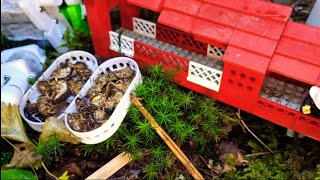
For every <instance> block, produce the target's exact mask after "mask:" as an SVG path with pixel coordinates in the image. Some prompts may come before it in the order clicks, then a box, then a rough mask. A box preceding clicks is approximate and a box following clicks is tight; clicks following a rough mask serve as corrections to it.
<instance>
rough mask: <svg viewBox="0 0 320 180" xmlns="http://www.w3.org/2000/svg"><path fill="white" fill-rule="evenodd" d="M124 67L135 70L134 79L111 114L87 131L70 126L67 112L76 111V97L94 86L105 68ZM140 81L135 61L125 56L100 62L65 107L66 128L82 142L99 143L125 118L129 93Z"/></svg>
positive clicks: (115, 69)
mask: <svg viewBox="0 0 320 180" xmlns="http://www.w3.org/2000/svg"><path fill="white" fill-rule="evenodd" d="M126 67H130V68H131V69H133V70H135V72H136V74H135V77H134V79H133V80H132V82H131V84H130V85H129V87H128V89H127V90H126V92H125V93H124V95H123V97H122V98H121V100H120V102H119V104H118V105H117V107H116V108H115V110H114V111H113V113H112V114H111V116H110V118H109V119H108V120H107V121H106V122H105V123H104V124H102V125H101V126H100V127H99V128H97V129H94V130H92V131H88V132H77V131H74V130H72V129H71V128H70V126H69V123H68V116H67V114H69V113H75V112H77V106H76V104H75V101H76V99H77V98H78V97H84V96H85V95H86V94H87V92H88V90H89V89H90V88H91V87H92V86H94V84H95V80H96V78H97V77H98V76H99V75H100V74H102V73H104V74H107V69H109V70H110V71H118V70H121V69H124V68H126ZM140 82H142V79H141V73H140V70H139V67H138V65H137V63H136V62H135V61H134V60H132V59H130V58H127V57H118V58H113V59H110V60H108V61H106V62H104V63H103V64H101V65H100V66H99V67H98V68H97V70H96V71H95V72H94V73H93V74H92V76H91V77H90V79H89V80H88V81H87V82H86V84H85V85H84V86H83V88H82V89H81V90H80V92H79V94H78V95H77V97H76V98H75V99H74V100H73V101H72V102H71V104H70V105H69V107H68V108H67V110H66V112H65V116H64V119H65V124H66V126H67V128H68V129H69V130H70V131H71V132H72V133H73V134H74V135H75V136H77V137H79V138H80V139H81V142H82V143H84V144H97V143H100V142H102V141H104V140H106V139H108V138H109V137H111V136H112V135H113V134H114V133H115V132H116V131H117V130H118V128H119V127H120V125H121V123H122V121H123V119H124V118H125V116H126V114H127V110H128V108H129V106H130V104H131V101H130V93H131V92H132V91H133V90H134V89H135V88H136V86H137V85H138V84H139V83H140Z"/></svg>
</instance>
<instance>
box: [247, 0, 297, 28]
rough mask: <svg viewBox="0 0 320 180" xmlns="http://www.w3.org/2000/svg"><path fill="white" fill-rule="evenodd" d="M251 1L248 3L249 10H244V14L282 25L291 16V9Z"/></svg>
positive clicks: (269, 3) (274, 4)
mask: <svg viewBox="0 0 320 180" xmlns="http://www.w3.org/2000/svg"><path fill="white" fill-rule="evenodd" d="M249 1H250V0H249ZM251 1H252V2H251V3H248V4H250V6H249V9H247V10H244V13H248V14H251V15H253V16H257V17H261V18H264V19H269V20H272V21H278V22H282V23H286V22H287V21H288V19H289V18H290V16H291V12H292V7H289V6H284V5H280V4H276V3H271V2H265V1H257V0H251Z"/></svg>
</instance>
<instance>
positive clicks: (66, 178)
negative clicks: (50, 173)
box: [59, 171, 69, 180]
mask: <svg viewBox="0 0 320 180" xmlns="http://www.w3.org/2000/svg"><path fill="white" fill-rule="evenodd" d="M59 180H69V175H68V171H65V172H64V173H63V174H62V175H61V176H60V177H59Z"/></svg>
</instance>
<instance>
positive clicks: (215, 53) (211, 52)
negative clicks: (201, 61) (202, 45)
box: [207, 44, 224, 61]
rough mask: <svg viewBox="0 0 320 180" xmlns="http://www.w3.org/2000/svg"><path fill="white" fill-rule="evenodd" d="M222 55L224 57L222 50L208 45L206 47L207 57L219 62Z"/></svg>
mask: <svg viewBox="0 0 320 180" xmlns="http://www.w3.org/2000/svg"><path fill="white" fill-rule="evenodd" d="M223 55H224V49H221V48H219V47H216V46H212V45H210V44H209V45H208V52H207V56H209V57H211V58H214V59H216V60H219V61H221V59H222V56H223Z"/></svg>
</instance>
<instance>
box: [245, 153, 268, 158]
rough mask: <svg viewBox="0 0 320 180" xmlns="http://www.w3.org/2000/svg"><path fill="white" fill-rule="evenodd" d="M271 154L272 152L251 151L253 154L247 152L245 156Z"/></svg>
mask: <svg viewBox="0 0 320 180" xmlns="http://www.w3.org/2000/svg"><path fill="white" fill-rule="evenodd" d="M267 154H272V152H260V153H253V154H247V155H245V156H246V157H252V156H261V155H267Z"/></svg>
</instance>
